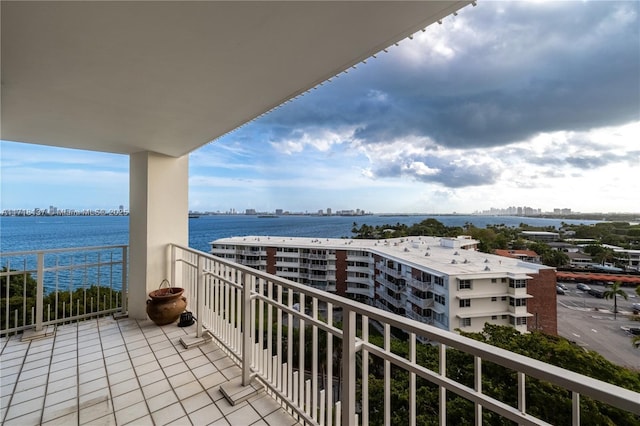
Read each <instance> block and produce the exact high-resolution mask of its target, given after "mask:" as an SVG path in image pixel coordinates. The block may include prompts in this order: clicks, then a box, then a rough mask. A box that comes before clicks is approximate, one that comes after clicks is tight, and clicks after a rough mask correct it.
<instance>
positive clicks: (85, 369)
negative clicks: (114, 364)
mask: <svg viewBox="0 0 640 426" xmlns="http://www.w3.org/2000/svg"><path fill="white" fill-rule="evenodd" d="M96 368H104V359H96V360H93V361H89V362H83V363H82V364H80V365H78V371H79V372H80V374H83V373H89V372H91V371H93V370H95V369H96Z"/></svg>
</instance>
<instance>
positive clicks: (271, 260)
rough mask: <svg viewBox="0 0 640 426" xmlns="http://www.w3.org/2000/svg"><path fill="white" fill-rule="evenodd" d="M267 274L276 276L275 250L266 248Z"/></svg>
mask: <svg viewBox="0 0 640 426" xmlns="http://www.w3.org/2000/svg"><path fill="white" fill-rule="evenodd" d="M267 274H271V275H277V274H276V248H275V247H267Z"/></svg>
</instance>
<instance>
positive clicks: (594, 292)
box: [588, 288, 604, 299]
mask: <svg viewBox="0 0 640 426" xmlns="http://www.w3.org/2000/svg"><path fill="white" fill-rule="evenodd" d="M588 293H589V294H590V295H592V296H593V297H597V298H598V299H602V298H604V291H602V290H598V289H595V288H590V289H589V290H588Z"/></svg>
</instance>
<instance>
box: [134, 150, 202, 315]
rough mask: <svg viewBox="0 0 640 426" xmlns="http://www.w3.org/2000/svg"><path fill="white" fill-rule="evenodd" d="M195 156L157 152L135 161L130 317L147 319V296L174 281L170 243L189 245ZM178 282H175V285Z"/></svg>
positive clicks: (138, 154) (137, 157) (143, 154)
mask: <svg viewBox="0 0 640 426" xmlns="http://www.w3.org/2000/svg"><path fill="white" fill-rule="evenodd" d="M188 192H189V156H188V155H185V156H183V157H180V158H174V157H168V156H165V155H161V154H156V153H153V152H146V151H145V152H139V153H136V154H132V155H131V156H130V160H129V316H130V317H131V318H136V319H144V318H147V313H146V300H147V297H148V296H147V295H148V293H149V292H150V291H152V290H155V289H157V288H158V286H159V285H160V283H161V282H162V280H163V279H165V278H166V279H171V276H170V271H171V269H170V265H169V251H168V248H167V245H168V244H169V243H177V244H182V245H185V246H186V245H188V243H189V205H188V204H189V202H188ZM172 285H173V283H172Z"/></svg>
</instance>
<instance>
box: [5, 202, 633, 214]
mask: <svg viewBox="0 0 640 426" xmlns="http://www.w3.org/2000/svg"><path fill="white" fill-rule="evenodd" d="M189 213H190V214H192V213H193V214H226V215H260V214H275V215H300V214H306V215H326V216H331V215H336V216H341V215H342V216H360V215H370V214H374V215H386V214H415V215H429V214H433V215H439V214H441V215H448V214H458V215H489V216H540V215H546V216H548V215H557V216H562V215H578V214H601V213H606V214H616V213H619V214H638V215H640V211H635V212H633V211H629V212H603V211H600V212H598V211H592V212H578V211H574V210H573V209H571V208H567V207H564V208H554V209H553V210H550V211H544V210H543V209H541V208H536V207H529V206H509V207H491V208H490V209H488V210H482V211H480V210H476V211H474V212H435V213H434V212H431V213H430V212H409V213H403V212H393V211H376V212H373V211H366V210H363V209H359V208H355V209H346V210H336V209H333V208H331V207H327V208H326V209H318V210H316V211H309V210H295V209H293V210H288V209H282V208H277V209H275V210H259V209H244V210H239V209H234V208H231V209H229V210H225V211H220V210H215V211H214V210H189ZM125 214H129V209H128V208H127V207H126V206H125V205H124V204H120V205H118V206H117V207H114V208H110V209H89V208H80V209H75V208H66V207H58V206H53V205H51V206H48V207H44V206H43V207H32V208H17V209H2V210H0V215H2V216H56V215H71V216H76V215H77V216H82V215H84V216H92V215H116V216H120V215H125Z"/></svg>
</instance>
